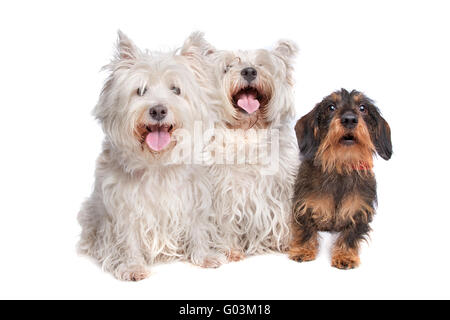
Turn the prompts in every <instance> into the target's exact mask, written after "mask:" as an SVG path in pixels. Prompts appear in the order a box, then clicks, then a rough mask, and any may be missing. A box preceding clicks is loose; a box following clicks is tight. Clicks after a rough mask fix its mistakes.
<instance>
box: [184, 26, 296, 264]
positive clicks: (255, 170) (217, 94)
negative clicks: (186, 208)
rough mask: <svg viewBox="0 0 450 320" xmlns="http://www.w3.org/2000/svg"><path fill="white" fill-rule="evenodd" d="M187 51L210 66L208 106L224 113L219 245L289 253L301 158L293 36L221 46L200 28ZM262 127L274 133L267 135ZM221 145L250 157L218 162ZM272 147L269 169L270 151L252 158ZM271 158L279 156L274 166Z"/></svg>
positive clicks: (237, 255)
mask: <svg viewBox="0 0 450 320" xmlns="http://www.w3.org/2000/svg"><path fill="white" fill-rule="evenodd" d="M182 53H183V54H185V55H187V56H190V57H197V60H198V61H201V62H198V66H200V65H201V64H203V65H204V68H205V69H206V71H207V72H209V78H207V79H203V81H202V83H203V85H205V86H206V85H209V86H210V92H209V94H210V101H211V102H210V108H211V109H214V110H215V112H216V116H217V117H218V118H219V119H220V122H219V123H217V125H216V139H215V146H214V151H215V153H216V159H215V160H216V162H215V163H214V164H213V165H212V166H211V167H210V172H211V175H212V176H213V177H214V196H213V202H214V209H215V212H216V217H215V223H216V225H217V226H218V227H219V229H220V230H219V232H220V237H221V242H222V245H223V246H224V247H225V250H226V251H227V252H228V254H229V255H230V256H229V258H230V259H231V260H239V259H242V258H243V257H244V256H245V255H250V254H256V253H263V252H268V251H285V250H286V249H287V247H288V244H289V239H290V232H289V224H290V219H291V212H290V211H291V198H292V192H293V186H294V181H295V175H296V172H297V171H298V167H299V164H300V160H299V151H298V145H297V140H296V137H295V133H294V129H293V120H294V119H295V108H294V96H293V88H292V86H293V79H292V73H293V58H294V57H295V55H296V53H297V46H296V45H295V44H294V43H293V42H291V41H279V42H278V44H277V46H276V47H275V49H274V50H263V49H260V50H254V51H237V52H231V51H219V50H216V49H215V48H214V47H213V46H212V45H210V44H209V43H208V42H206V41H205V40H204V38H203V34H201V33H193V34H192V35H191V36H190V37H189V38H188V39H187V40H186V42H185V44H184V46H183V48H182ZM191 61H195V59H191ZM218 129H219V130H218ZM220 129H221V133H218V132H220ZM260 132H264V133H267V132H269V133H275V134H271V136H272V139H270V140H269V139H268V138H267V135H261V134H260ZM219 136H220V138H218V137H219ZM261 136H263V138H261ZM264 136H266V137H265V138H264ZM230 143H231V145H232V146H231V147H230ZM218 145H221V146H223V147H224V148H223V153H224V154H227V155H225V157H227V159H228V160H229V158H230V157H229V151H230V149H234V151H235V152H237V153H239V152H241V151H243V153H244V156H245V157H247V159H246V160H245V161H242V159H237V161H235V162H234V163H232V162H230V161H228V160H226V161H225V162H224V164H220V163H219V162H218V161H217V154H220V153H221V152H220V151H219V150H220V147H218ZM267 146H268V147H269V148H270V149H271V150H270V151H271V153H272V156H271V160H270V162H271V163H270V166H271V167H272V170H268V162H267V157H264V156H261V153H260V154H258V156H257V160H256V162H255V161H252V159H248V157H250V158H251V154H252V150H253V151H254V150H262V149H264V148H266V149H267ZM274 155H275V157H274ZM264 158H266V159H264ZM235 160H236V159H235ZM253 160H254V159H253ZM274 160H276V161H277V162H278V163H276V166H275V170H273V168H274V163H273V161H274Z"/></svg>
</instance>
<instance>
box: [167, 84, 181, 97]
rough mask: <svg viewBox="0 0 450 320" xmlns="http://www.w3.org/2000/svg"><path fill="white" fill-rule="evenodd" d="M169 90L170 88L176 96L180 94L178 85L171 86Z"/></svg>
mask: <svg viewBox="0 0 450 320" xmlns="http://www.w3.org/2000/svg"><path fill="white" fill-rule="evenodd" d="M170 90H172V92H173V93H175V94H176V95H177V96H179V95H180V93H181V90H180V88H178V87H175V86H172V88H170Z"/></svg>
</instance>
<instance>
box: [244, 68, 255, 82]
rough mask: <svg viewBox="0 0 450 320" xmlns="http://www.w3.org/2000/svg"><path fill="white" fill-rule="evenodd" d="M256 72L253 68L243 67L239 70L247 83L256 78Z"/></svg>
mask: <svg viewBox="0 0 450 320" xmlns="http://www.w3.org/2000/svg"><path fill="white" fill-rule="evenodd" d="M257 75H258V72H257V71H256V69H255V68H244V69H242V70H241V76H242V77H243V78H244V79H245V80H247V81H248V83H250V82H252V81H253V80H255V79H256V76H257Z"/></svg>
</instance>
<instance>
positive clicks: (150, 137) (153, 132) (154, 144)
mask: <svg viewBox="0 0 450 320" xmlns="http://www.w3.org/2000/svg"><path fill="white" fill-rule="evenodd" d="M146 129H147V136H146V137H145V143H146V144H147V146H148V147H149V148H150V149H151V150H153V151H161V150H163V149H164V148H166V147H167V146H168V145H169V143H170V137H171V135H172V132H173V130H174V126H173V125H169V124H151V125H147V126H146Z"/></svg>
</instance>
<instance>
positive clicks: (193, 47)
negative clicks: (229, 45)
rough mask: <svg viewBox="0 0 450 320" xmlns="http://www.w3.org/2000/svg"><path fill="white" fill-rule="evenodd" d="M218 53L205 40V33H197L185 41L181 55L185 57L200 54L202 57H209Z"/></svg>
mask: <svg viewBox="0 0 450 320" xmlns="http://www.w3.org/2000/svg"><path fill="white" fill-rule="evenodd" d="M214 52H216V49H215V48H214V47H213V46H212V45H211V44H210V43H209V42H208V41H206V40H205V35H204V34H203V32H200V31H196V32H193V33H191V35H190V36H189V37H188V38H187V39H186V41H184V44H183V46H182V47H181V51H180V54H181V55H183V56H187V55H192V54H198V55H201V56H207V55H210V54H212V53H214Z"/></svg>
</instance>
